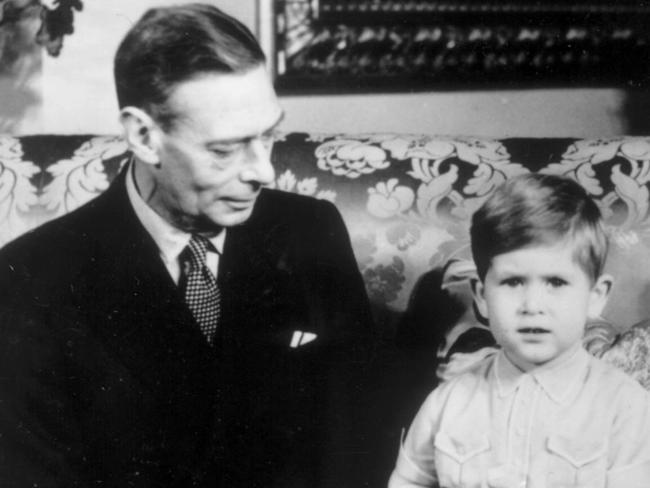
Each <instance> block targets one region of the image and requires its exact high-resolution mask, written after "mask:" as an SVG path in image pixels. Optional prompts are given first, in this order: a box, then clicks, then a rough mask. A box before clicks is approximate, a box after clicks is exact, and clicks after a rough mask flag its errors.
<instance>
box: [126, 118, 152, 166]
mask: <svg viewBox="0 0 650 488" xmlns="http://www.w3.org/2000/svg"><path fill="white" fill-rule="evenodd" d="M120 123H121V124H122V127H123V128H124V136H125V138H126V142H127V143H128V145H129V149H131V151H132V152H133V154H134V155H135V156H136V157H137V158H138V159H140V160H141V161H143V162H145V163H147V164H152V165H157V164H159V163H160V158H159V157H158V143H159V137H158V136H159V134H158V130H159V129H158V125H157V124H156V122H155V121H154V120H153V119H152V118H151V116H150V115H149V114H147V113H146V112H145V111H144V110H142V109H139V108H137V107H124V108H123V109H122V110H121V112H120Z"/></svg>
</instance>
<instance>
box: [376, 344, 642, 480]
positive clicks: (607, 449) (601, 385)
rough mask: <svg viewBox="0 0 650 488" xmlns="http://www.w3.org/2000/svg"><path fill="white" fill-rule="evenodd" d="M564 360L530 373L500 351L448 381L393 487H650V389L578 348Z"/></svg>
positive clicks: (422, 418)
mask: <svg viewBox="0 0 650 488" xmlns="http://www.w3.org/2000/svg"><path fill="white" fill-rule="evenodd" d="M558 361H559V362H558ZM558 361H555V362H551V363H549V364H547V365H544V366H542V367H539V368H536V369H534V370H532V371H530V372H528V373H524V372H522V371H521V370H520V369H518V368H517V367H516V366H515V365H513V364H512V363H511V362H510V361H509V360H508V359H507V357H506V356H505V354H504V353H503V351H499V352H496V353H495V354H493V355H491V356H490V357H488V358H486V359H484V360H482V361H481V362H479V363H478V364H477V366H476V367H475V368H474V369H472V370H471V371H469V372H467V373H464V374H461V375H460V376H458V377H456V378H454V379H452V380H449V381H448V382H445V383H442V384H441V385H440V386H439V387H438V388H436V389H435V390H434V391H433V392H432V393H431V394H430V395H429V397H428V398H427V399H426V401H425V402H424V404H423V405H422V407H421V409H420V411H419V412H418V414H417V415H416V417H415V419H414V420H413V423H412V425H411V427H410V430H409V432H408V435H407V436H406V439H405V440H404V442H403V444H402V446H401V448H400V452H399V456H398V459H397V464H396V467H395V469H394V471H393V473H392V476H391V478H390V481H389V488H399V487H422V486H426V487H432V486H435V487H438V486H440V487H441V488H461V487H462V488H565V487H581V488H605V487H607V488H631V487H634V488H641V487H645V488H647V487H650V393H648V392H647V391H646V390H644V389H643V388H642V387H641V386H640V385H639V384H638V383H637V382H636V381H634V380H633V379H631V378H629V377H628V376H626V375H625V374H624V373H622V372H621V371H619V370H616V369H615V368H614V367H612V366H610V365H607V364H605V363H604V362H602V361H600V360H598V359H596V358H594V357H592V356H591V355H589V354H588V353H587V352H586V351H585V350H584V349H582V348H581V347H576V351H575V353H574V354H572V355H570V357H568V358H560V359H558Z"/></svg>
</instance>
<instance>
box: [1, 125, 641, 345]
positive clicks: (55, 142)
mask: <svg viewBox="0 0 650 488" xmlns="http://www.w3.org/2000/svg"><path fill="white" fill-rule="evenodd" d="M127 160H128V152H127V147H126V144H125V142H124V141H123V140H122V139H121V138H120V137H117V136H92V135H75V136H68V135H66V136H64V135H38V136H22V137H11V136H7V135H5V136H0V246H1V245H3V244H4V243H6V242H8V241H9V240H11V239H13V238H15V237H17V236H18V235H20V234H22V233H24V232H26V231H28V230H29V229H31V228H33V227H35V226H37V225H39V224H41V223H43V222H45V221H47V220H50V219H52V218H55V217H57V216H60V215H63V214H65V213H66V212H69V211H70V210H72V209H74V208H76V207H78V206H79V205H81V204H83V203H85V202H86V201H88V200H90V199H91V198H93V197H95V196H97V195H98V194H99V193H101V192H102V191H104V190H105V189H106V188H107V187H108V185H109V183H110V181H111V180H112V179H113V178H114V177H115V175H116V174H117V172H118V171H119V168H120V167H121V165H123V164H124V163H125V161H127ZM273 161H274V164H275V167H276V171H277V175H276V182H275V186H276V188H278V189H281V190H285V191H292V192H296V193H302V194H305V195H312V196H314V197H316V198H324V199H328V200H331V201H333V202H334V203H335V204H336V205H337V206H338V208H339V209H340V211H341V213H342V214H343V217H344V219H345V221H346V224H347V226H348V229H349V232H350V236H351V239H352V243H353V247H354V251H355V253H356V257H357V261H358V264H359V268H360V270H361V273H362V275H363V277H364V280H365V283H366V287H367V290H368V294H369V296H370V299H371V302H372V303H373V306H374V308H375V312H376V314H377V317H378V318H379V320H380V321H381V322H382V327H384V328H385V330H384V332H386V333H389V334H390V333H392V332H393V331H394V327H395V326H396V324H397V320H398V319H399V318H400V317H402V316H403V313H404V312H405V311H406V310H407V308H408V307H410V306H412V303H413V294H414V290H415V289H416V285H417V284H418V281H421V280H422V279H423V277H425V276H426V275H427V274H428V273H430V272H434V271H435V270H439V269H440V268H442V267H443V266H444V265H445V264H446V263H447V262H448V261H449V260H450V259H460V260H469V259H470V258H471V255H470V250H469V240H468V224H469V218H470V216H471V214H472V212H473V211H474V210H475V209H476V208H477V207H478V206H479V205H480V204H481V203H482V202H483V201H484V200H485V198H486V197H487V196H488V195H489V194H490V193H491V192H492V190H493V189H494V188H495V187H496V186H497V185H499V184H500V183H501V182H503V181H504V180H505V179H507V178H510V177H512V176H514V175H517V174H520V173H524V172H529V171H539V172H544V173H553V174H562V175H566V176H569V177H571V178H574V179H576V180H577V181H578V182H579V183H580V184H582V185H583V186H584V187H585V188H586V189H587V190H588V192H589V193H590V194H591V195H592V196H593V198H594V199H595V201H596V202H597V203H598V205H599V206H600V208H601V210H602V212H603V215H604V216H605V221H606V224H607V229H608V232H609V234H610V236H611V241H612V245H611V252H610V258H609V261H608V265H607V270H608V272H610V273H612V274H613V275H614V276H615V278H616V284H615V287H614V291H613V293H612V298H611V300H610V303H609V305H608V307H607V309H606V312H605V318H606V319H608V320H609V321H611V322H613V323H614V324H615V326H616V327H617V328H620V329H626V328H628V327H629V326H631V325H632V324H634V323H636V322H638V321H641V320H643V319H645V318H647V317H650V300H648V299H647V297H648V296H649V293H650V266H648V264H649V263H650V259H649V258H650V251H649V249H648V245H649V244H650V233H649V231H650V219H649V215H648V213H649V207H648V204H649V195H648V186H649V182H650V137H648V138H645V137H620V138H611V139H594V140H576V139H543V138H516V139H500V140H489V139H480V138H474V137H442V136H431V135H405V134H305V133H287V134H283V135H281V136H280V137H279V138H278V140H277V142H276V144H275V147H274V152H273ZM43 252H47V243H43ZM434 318H435V317H431V319H432V320H434Z"/></svg>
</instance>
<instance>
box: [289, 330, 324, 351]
mask: <svg viewBox="0 0 650 488" xmlns="http://www.w3.org/2000/svg"><path fill="white" fill-rule="evenodd" d="M317 337H318V335H316V334H314V333H312V332H303V331H302V330H294V331H293V336H292V337H291V344H290V347H292V348H296V347H299V346H304V345H305V344H309V343H310V342H312V341H315V340H316V338H317Z"/></svg>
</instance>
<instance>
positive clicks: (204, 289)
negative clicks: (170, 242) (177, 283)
mask: <svg viewBox="0 0 650 488" xmlns="http://www.w3.org/2000/svg"><path fill="white" fill-rule="evenodd" d="M208 249H214V248H213V246H212V243H211V242H210V241H208V240H207V239H206V238H205V237H201V236H200V235H196V234H194V235H192V239H190V243H189V244H188V245H187V247H186V248H185V249H184V250H183V252H182V253H181V255H180V259H181V265H182V272H183V276H182V277H181V287H182V288H183V289H184V295H185V302H186V303H187V305H188V306H189V308H190V310H191V311H192V315H194V318H195V319H196V322H197V323H198V324H199V327H200V328H201V331H202V332H203V334H204V335H205V337H206V338H207V340H208V343H209V344H212V342H213V340H214V336H215V333H216V332H217V325H218V323H219V316H220V314H221V294H220V292H219V287H218V285H217V279H216V278H215V276H214V275H213V274H212V272H210V270H209V269H208V267H207V266H206V264H205V256H206V253H207V252H208Z"/></svg>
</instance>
